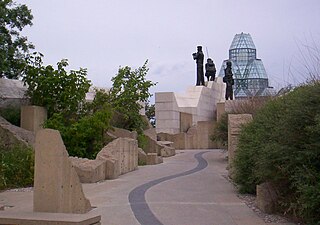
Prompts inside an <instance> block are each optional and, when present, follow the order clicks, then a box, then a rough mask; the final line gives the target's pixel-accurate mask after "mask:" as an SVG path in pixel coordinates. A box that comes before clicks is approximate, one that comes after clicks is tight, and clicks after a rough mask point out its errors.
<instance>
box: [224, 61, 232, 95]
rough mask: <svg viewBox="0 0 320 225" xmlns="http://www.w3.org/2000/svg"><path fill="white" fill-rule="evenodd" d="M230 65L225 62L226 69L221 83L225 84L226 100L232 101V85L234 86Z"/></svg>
mask: <svg viewBox="0 0 320 225" xmlns="http://www.w3.org/2000/svg"><path fill="white" fill-rule="evenodd" d="M231 66H232V63H231V62H230V61H228V62H227V68H225V69H224V77H223V82H224V83H226V85H227V88H226V100H228V99H229V98H230V100H233V90H232V85H234V79H233V74H232V68H231Z"/></svg>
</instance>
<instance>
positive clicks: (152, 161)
mask: <svg viewBox="0 0 320 225" xmlns="http://www.w3.org/2000/svg"><path fill="white" fill-rule="evenodd" d="M160 163H163V158H162V156H158V154H157V153H148V154H147V165H156V164H160Z"/></svg>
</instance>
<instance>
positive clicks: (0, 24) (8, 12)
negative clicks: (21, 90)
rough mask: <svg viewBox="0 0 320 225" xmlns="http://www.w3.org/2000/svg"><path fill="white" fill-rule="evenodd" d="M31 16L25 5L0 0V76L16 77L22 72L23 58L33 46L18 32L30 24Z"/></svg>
mask: <svg viewBox="0 0 320 225" xmlns="http://www.w3.org/2000/svg"><path fill="white" fill-rule="evenodd" d="M32 19H33V16H32V14H31V10H29V9H28V7H27V6H26V5H20V4H16V3H14V2H13V1H12V0H1V1H0V78H2V77H6V78H9V79H17V78H18V77H19V76H21V75H22V74H23V72H24V69H25V66H26V61H25V58H26V56H27V54H28V51H29V49H33V48H34V46H33V45H32V44H31V43H29V42H28V39H27V37H24V36H21V35H20V33H19V32H21V31H22V29H23V28H24V27H25V26H31V25H32Z"/></svg>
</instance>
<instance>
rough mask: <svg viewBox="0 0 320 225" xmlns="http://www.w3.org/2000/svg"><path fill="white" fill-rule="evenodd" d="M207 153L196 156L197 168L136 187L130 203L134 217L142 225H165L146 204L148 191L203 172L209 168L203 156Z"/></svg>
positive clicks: (130, 197) (132, 192) (131, 193)
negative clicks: (168, 182) (171, 181)
mask: <svg viewBox="0 0 320 225" xmlns="http://www.w3.org/2000/svg"><path fill="white" fill-rule="evenodd" d="M206 152H208V151H205V152H200V153H197V154H196V155H195V156H194V157H195V158H196V159H197V161H198V165H197V166H196V167H195V168H193V169H191V170H188V171H185V172H182V173H178V174H174V175H170V176H166V177H162V178H159V179H156V180H153V181H149V182H148V183H145V184H142V185H140V186H138V187H136V188H135V189H133V190H132V191H131V192H130V194H129V202H130V205H131V209H132V211H133V213H134V216H135V217H136V219H137V220H138V221H139V223H140V224H141V225H149V224H153V225H163V224H162V223H161V222H160V221H159V220H158V218H157V217H156V216H155V215H154V214H153V213H152V211H151V210H150V208H149V206H148V203H147V202H146V197H145V194H146V191H147V190H148V189H150V188H152V187H153V186H155V185H157V184H160V183H162V182H164V181H168V180H172V179H175V178H178V177H183V176H187V175H190V174H193V173H196V172H198V171H200V170H203V169H204V168H206V167H207V166H208V163H207V161H206V160H205V159H204V158H202V155H203V154H204V153H206Z"/></svg>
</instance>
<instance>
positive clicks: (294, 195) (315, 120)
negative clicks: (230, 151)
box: [234, 82, 320, 224]
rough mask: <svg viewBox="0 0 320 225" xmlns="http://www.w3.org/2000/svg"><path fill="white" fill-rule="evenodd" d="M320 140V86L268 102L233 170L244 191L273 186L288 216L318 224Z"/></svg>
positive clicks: (246, 134) (242, 142)
mask: <svg viewBox="0 0 320 225" xmlns="http://www.w3.org/2000/svg"><path fill="white" fill-rule="evenodd" d="M319 137H320V83H319V82H317V83H314V84H310V85H305V86H301V87H298V88H296V89H294V90H293V91H292V92H290V93H288V94H286V95H285V96H282V97H279V98H277V99H275V100H272V101H270V102H268V103H267V104H266V106H265V107H263V108H262V109H261V110H259V111H258V113H257V114H256V116H255V117H254V120H253V122H252V123H250V124H248V125H247V126H245V127H244V129H243V130H242V132H241V134H240V137H239V145H238V149H237V152H236V156H235V162H234V166H235V181H236V183H238V184H239V185H240V190H241V191H245V192H254V190H255V186H256V185H257V184H260V183H262V182H266V181H268V182H272V183H274V184H275V187H276V188H277V191H278V193H279V197H280V198H279V199H280V205H281V207H282V210H283V211H284V212H286V213H291V214H292V215H294V216H297V217H300V218H303V219H304V220H305V221H306V222H307V223H308V224H319V222H320V188H319V186H320V185H319V180H320V138H319Z"/></svg>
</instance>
